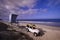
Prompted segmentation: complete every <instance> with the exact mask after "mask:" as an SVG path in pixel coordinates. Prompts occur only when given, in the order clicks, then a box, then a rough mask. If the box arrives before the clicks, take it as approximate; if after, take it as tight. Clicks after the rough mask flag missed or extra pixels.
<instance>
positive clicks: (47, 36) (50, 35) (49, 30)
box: [6, 23, 60, 40]
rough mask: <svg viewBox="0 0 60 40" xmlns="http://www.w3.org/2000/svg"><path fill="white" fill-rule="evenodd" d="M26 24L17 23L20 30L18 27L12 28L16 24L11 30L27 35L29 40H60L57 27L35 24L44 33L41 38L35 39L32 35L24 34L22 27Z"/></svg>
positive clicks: (59, 32) (59, 31) (59, 30)
mask: <svg viewBox="0 0 60 40" xmlns="http://www.w3.org/2000/svg"><path fill="white" fill-rule="evenodd" d="M6 24H7V23H6ZM26 24H28V23H19V24H18V25H19V26H22V28H21V27H18V26H16V27H14V25H16V24H14V25H13V26H12V27H13V29H14V28H15V30H16V31H18V32H23V33H25V34H27V35H29V36H30V37H31V38H33V40H60V28H59V27H52V26H46V25H40V24H35V25H36V28H41V29H42V30H44V31H45V32H44V34H43V35H42V36H37V37H35V36H34V35H33V34H32V33H30V32H26V30H25V28H24V27H23V26H26ZM8 25H9V24H8Z"/></svg>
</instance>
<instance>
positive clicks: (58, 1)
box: [47, 0, 60, 7]
mask: <svg viewBox="0 0 60 40" xmlns="http://www.w3.org/2000/svg"><path fill="white" fill-rule="evenodd" d="M57 5H60V0H48V3H47V6H48V7H55V6H57Z"/></svg>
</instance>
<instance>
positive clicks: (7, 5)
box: [0, 0, 37, 18]
mask: <svg viewBox="0 0 60 40" xmlns="http://www.w3.org/2000/svg"><path fill="white" fill-rule="evenodd" d="M36 1H37V0H0V15H1V16H0V17H1V18H2V17H3V18H4V17H7V16H8V15H9V14H10V13H14V14H24V12H25V13H26V11H28V10H29V9H32V8H33V7H34V6H35V3H36ZM24 7H27V8H28V10H26V11H25V10H24Z"/></svg>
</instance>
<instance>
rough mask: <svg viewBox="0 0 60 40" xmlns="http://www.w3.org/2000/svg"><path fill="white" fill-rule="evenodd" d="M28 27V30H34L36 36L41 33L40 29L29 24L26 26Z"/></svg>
mask: <svg viewBox="0 0 60 40" xmlns="http://www.w3.org/2000/svg"><path fill="white" fill-rule="evenodd" d="M26 29H27V32H32V33H33V34H34V36H37V35H38V34H39V33H40V31H39V29H37V28H35V27H32V26H29V25H27V26H26Z"/></svg>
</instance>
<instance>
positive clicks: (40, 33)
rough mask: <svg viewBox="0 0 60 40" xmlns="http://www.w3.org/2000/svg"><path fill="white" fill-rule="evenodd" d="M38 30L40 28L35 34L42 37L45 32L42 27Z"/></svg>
mask: <svg viewBox="0 0 60 40" xmlns="http://www.w3.org/2000/svg"><path fill="white" fill-rule="evenodd" d="M39 30H40V32H39V34H38V35H37V36H41V37H42V36H43V35H44V34H45V33H46V31H45V30H43V29H39Z"/></svg>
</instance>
